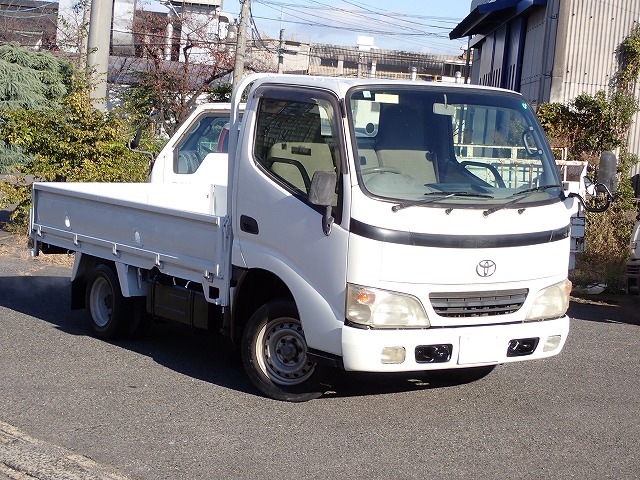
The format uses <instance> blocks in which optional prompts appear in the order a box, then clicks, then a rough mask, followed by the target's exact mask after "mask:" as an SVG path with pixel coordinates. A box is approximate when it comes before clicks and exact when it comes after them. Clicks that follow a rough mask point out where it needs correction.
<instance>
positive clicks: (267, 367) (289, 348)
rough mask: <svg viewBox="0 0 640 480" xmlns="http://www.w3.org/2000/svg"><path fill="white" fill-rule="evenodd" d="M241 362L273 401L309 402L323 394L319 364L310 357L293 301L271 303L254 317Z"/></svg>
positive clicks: (245, 335)
mask: <svg viewBox="0 0 640 480" xmlns="http://www.w3.org/2000/svg"><path fill="white" fill-rule="evenodd" d="M242 362H243V364H244V368H245V370H246V372H247V375H248V376H249V379H250V380H251V382H252V383H253V384H254V385H255V386H256V387H257V388H258V390H260V391H261V392H262V393H263V394H264V395H266V396H267V397H270V398H273V399H274V400H284V401H288V402H306V401H308V400H312V399H314V398H318V397H319V396H320V395H322V393H323V391H322V389H321V385H320V381H319V367H318V365H317V364H316V363H314V362H312V361H311V360H310V359H309V357H308V356H307V342H306V340H305V337H304V332H303V330H302V323H301V322H300V319H299V318H298V312H297V309H296V307H295V305H294V304H293V303H292V302H290V301H273V302H269V303H267V304H265V305H263V306H262V307H260V308H259V309H258V310H257V311H256V312H255V313H254V314H253V315H252V316H251V318H250V319H249V322H248V323H247V326H246V328H245V331H244V334H243V337H242Z"/></svg>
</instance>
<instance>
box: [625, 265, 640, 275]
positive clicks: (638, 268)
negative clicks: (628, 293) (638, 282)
mask: <svg viewBox="0 0 640 480" xmlns="http://www.w3.org/2000/svg"><path fill="white" fill-rule="evenodd" d="M627 273H628V274H629V275H640V264H639V263H627Z"/></svg>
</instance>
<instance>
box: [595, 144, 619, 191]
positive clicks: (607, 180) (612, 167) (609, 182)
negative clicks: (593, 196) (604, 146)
mask: <svg viewBox="0 0 640 480" xmlns="http://www.w3.org/2000/svg"><path fill="white" fill-rule="evenodd" d="M617 168H618V159H617V158H616V156H615V154H614V153H613V152H602V154H601V155H600V166H599V167H598V179H597V183H598V184H600V185H599V186H598V192H600V193H605V192H606V190H605V189H604V188H602V187H601V186H602V185H604V186H605V187H607V189H609V193H615V192H616V190H617V189H618V175H617Z"/></svg>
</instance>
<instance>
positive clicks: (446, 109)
mask: <svg viewBox="0 0 640 480" xmlns="http://www.w3.org/2000/svg"><path fill="white" fill-rule="evenodd" d="M433 113H435V114H436V115H448V116H450V117H453V116H454V115H455V114H456V107H455V106H454V105H447V104H446V103H434V104H433Z"/></svg>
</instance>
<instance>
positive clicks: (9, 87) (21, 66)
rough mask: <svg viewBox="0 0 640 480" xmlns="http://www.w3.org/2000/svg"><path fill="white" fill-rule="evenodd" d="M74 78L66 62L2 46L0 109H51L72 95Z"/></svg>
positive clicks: (0, 57)
mask: <svg viewBox="0 0 640 480" xmlns="http://www.w3.org/2000/svg"><path fill="white" fill-rule="evenodd" d="M71 77H72V68H71V65H70V64H69V62H67V61H66V60H62V59H58V58H56V57H54V56H53V55H51V54H48V53H42V52H35V51H33V50H29V49H28V48H24V47H20V46H17V45H12V44H7V45H1V46H0V109H14V108H26V109H32V110H38V109H43V108H47V107H48V106H49V105H50V104H51V102H55V101H57V100H59V99H60V98H61V97H63V96H64V95H66V94H67V93H68V92H69V90H70V87H71V83H72V78H71Z"/></svg>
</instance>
